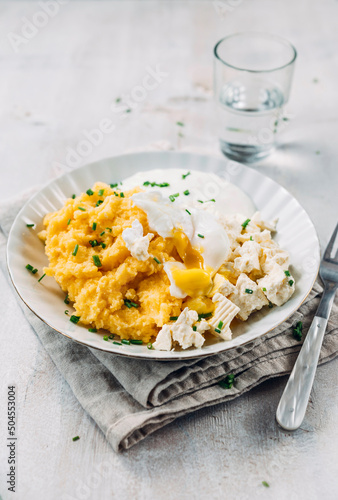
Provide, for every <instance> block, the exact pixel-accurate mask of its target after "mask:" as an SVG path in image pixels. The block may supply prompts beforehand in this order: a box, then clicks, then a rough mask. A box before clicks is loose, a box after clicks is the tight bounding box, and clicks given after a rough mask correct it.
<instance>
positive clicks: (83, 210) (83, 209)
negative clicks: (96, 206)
mask: <svg viewBox="0 0 338 500" xmlns="http://www.w3.org/2000/svg"><path fill="white" fill-rule="evenodd" d="M77 208H78V209H79V210H82V212H85V211H86V209H85V208H83V207H77Z"/></svg>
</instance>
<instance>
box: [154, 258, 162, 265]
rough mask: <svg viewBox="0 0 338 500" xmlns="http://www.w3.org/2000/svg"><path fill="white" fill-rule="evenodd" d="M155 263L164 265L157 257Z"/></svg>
mask: <svg viewBox="0 0 338 500" xmlns="http://www.w3.org/2000/svg"><path fill="white" fill-rule="evenodd" d="M154 261H155V262H157V264H162V262H161V261H160V260H158V258H157V257H154Z"/></svg>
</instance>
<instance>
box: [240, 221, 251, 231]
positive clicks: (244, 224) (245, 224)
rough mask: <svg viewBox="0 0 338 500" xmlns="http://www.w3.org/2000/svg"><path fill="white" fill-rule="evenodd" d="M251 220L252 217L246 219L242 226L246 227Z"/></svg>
mask: <svg viewBox="0 0 338 500" xmlns="http://www.w3.org/2000/svg"><path fill="white" fill-rule="evenodd" d="M250 221H251V219H246V220H245V221H244V222H243V224H242V228H243V229H245V228H246V226H247V225H248V224H249V222H250Z"/></svg>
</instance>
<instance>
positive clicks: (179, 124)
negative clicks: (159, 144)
mask: <svg viewBox="0 0 338 500" xmlns="http://www.w3.org/2000/svg"><path fill="white" fill-rule="evenodd" d="M176 125H178V126H179V127H184V123H183V122H176ZM182 177H183V176H182ZM183 179H184V177H183Z"/></svg>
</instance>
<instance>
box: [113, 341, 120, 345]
mask: <svg viewBox="0 0 338 500" xmlns="http://www.w3.org/2000/svg"><path fill="white" fill-rule="evenodd" d="M113 344H115V345H122V344H121V342H116V340H114V342H113Z"/></svg>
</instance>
